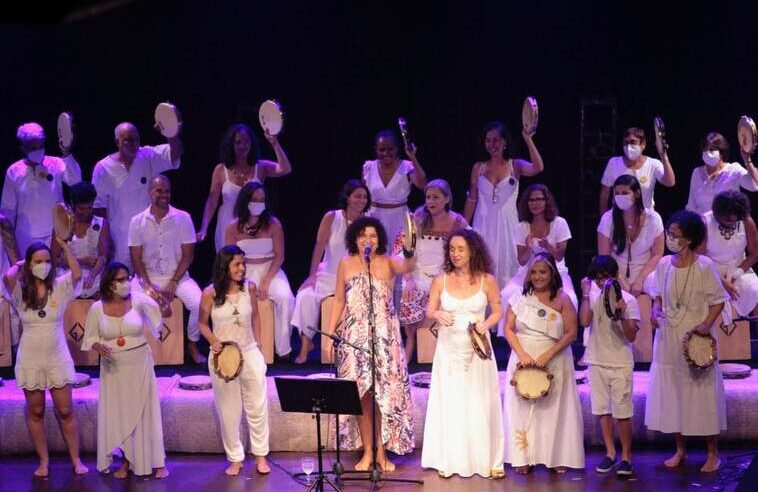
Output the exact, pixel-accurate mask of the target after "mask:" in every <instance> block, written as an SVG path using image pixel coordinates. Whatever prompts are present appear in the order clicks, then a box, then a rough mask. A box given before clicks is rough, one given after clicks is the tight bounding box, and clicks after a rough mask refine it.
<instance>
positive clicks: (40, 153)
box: [26, 149, 45, 164]
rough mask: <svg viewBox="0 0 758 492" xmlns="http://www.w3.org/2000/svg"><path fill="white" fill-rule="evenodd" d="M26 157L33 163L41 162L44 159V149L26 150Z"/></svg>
mask: <svg viewBox="0 0 758 492" xmlns="http://www.w3.org/2000/svg"><path fill="white" fill-rule="evenodd" d="M26 158H27V159H29V161H30V162H34V163H35V164H42V161H43V160H44V159H45V149H37V150H32V151H31V152H27V154H26Z"/></svg>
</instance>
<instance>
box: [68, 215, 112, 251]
mask: <svg viewBox="0 0 758 492" xmlns="http://www.w3.org/2000/svg"><path fill="white" fill-rule="evenodd" d="M102 230H103V218H102V217H98V216H97V215H94V216H93V217H92V222H91V223H90V226H89V227H88V228H87V232H86V234H85V235H84V237H78V236H77V235H76V234H74V235H73V236H72V237H71V239H69V240H68V245H69V247H70V248H71V252H72V253H73V254H74V258H76V259H77V260H78V259H81V258H85V257H87V256H94V257H97V256H98V255H99V252H98V248H97V245H98V243H99V242H100V233H101V232H102Z"/></svg>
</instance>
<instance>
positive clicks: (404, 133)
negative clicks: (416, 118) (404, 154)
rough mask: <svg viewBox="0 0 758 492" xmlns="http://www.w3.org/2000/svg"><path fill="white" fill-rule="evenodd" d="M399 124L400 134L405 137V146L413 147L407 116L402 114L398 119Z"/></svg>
mask: <svg viewBox="0 0 758 492" xmlns="http://www.w3.org/2000/svg"><path fill="white" fill-rule="evenodd" d="M397 126H398V127H399V128H400V136H401V137H403V143H404V144H405V148H406V149H408V148H412V146H413V142H412V141H411V134H410V133H409V132H408V122H407V121H405V118H403V117H402V116H400V117H399V118H398V119H397Z"/></svg>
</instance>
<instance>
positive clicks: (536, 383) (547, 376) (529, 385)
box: [511, 363, 553, 400]
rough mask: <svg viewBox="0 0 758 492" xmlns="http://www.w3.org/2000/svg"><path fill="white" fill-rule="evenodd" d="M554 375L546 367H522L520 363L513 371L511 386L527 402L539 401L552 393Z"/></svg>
mask: <svg viewBox="0 0 758 492" xmlns="http://www.w3.org/2000/svg"><path fill="white" fill-rule="evenodd" d="M552 384H553V375H552V374H551V373H550V371H548V370H547V369H546V368H544V367H539V366H536V365H528V366H525V365H522V364H521V363H519V364H518V365H517V366H516V370H515V371H513V377H512V378H511V386H513V388H514V389H515V390H516V393H517V394H518V395H519V396H520V397H521V398H524V399H526V400H538V399H540V398H542V397H544V396H547V394H548V393H549V392H550V386H551V385H552Z"/></svg>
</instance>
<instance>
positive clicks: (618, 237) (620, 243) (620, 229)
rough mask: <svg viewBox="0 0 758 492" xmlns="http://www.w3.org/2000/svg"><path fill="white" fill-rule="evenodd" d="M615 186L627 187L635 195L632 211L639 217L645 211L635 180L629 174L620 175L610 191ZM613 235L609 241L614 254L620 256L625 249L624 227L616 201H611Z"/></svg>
mask: <svg viewBox="0 0 758 492" xmlns="http://www.w3.org/2000/svg"><path fill="white" fill-rule="evenodd" d="M617 186H628V187H629V188H630V189H631V190H632V193H634V195H635V200H634V209H635V210H636V211H637V213H638V214H639V215H642V211H643V210H645V205H644V204H643V203H642V188H641V187H640V182H639V181H637V178H635V177H634V176H632V175H631V174H622V175H621V176H619V177H618V178H616V181H614V182H613V187H612V190H615V189H616V187H617ZM612 210H613V212H612V213H613V234H611V236H612V237H611V241H612V242H613V248H614V249H615V250H616V254H621V252H622V251H624V249H626V227H624V211H623V210H621V209H620V208H618V206H616V200H613V208H612Z"/></svg>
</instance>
